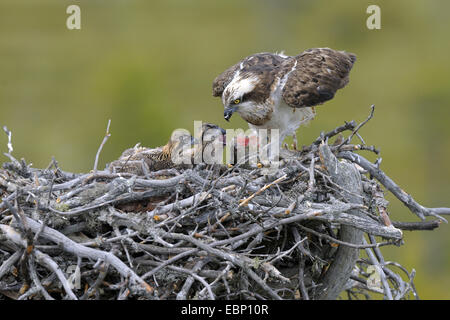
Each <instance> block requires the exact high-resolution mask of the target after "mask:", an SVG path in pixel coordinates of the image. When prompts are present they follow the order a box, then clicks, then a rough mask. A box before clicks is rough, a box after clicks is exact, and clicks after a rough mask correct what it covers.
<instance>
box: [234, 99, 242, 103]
mask: <svg viewBox="0 0 450 320" xmlns="http://www.w3.org/2000/svg"><path fill="white" fill-rule="evenodd" d="M239 102H241V100H240V99H236V100H234V101H233V103H234V104H238V103H239Z"/></svg>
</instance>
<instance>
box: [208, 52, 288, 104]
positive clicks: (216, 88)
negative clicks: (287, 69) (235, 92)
mask: <svg viewBox="0 0 450 320" xmlns="http://www.w3.org/2000/svg"><path fill="white" fill-rule="evenodd" d="M286 59H292V57H287V56H284V55H280V54H275V53H270V52H263V53H256V54H253V55H251V56H248V57H246V58H244V59H242V60H241V61H239V62H238V63H236V64H235V65H233V66H231V67H229V68H228V69H227V70H225V71H224V72H222V73H221V74H219V75H218V76H217V77H216V79H214V82H213V96H214V97H220V96H222V93H223V91H224V90H225V88H226V87H227V85H228V84H229V83H230V82H231V80H233V78H234V75H235V74H236V72H237V71H242V72H246V71H247V70H249V69H252V68H255V67H257V68H267V67H270V68H277V67H278V66H280V65H281V64H282V63H283V62H284V61H285V60H286Z"/></svg>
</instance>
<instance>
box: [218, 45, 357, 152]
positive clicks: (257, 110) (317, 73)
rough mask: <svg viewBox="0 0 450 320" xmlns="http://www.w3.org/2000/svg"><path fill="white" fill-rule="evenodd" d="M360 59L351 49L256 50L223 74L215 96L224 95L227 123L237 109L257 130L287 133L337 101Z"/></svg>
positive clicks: (282, 134) (283, 134)
mask: <svg viewBox="0 0 450 320" xmlns="http://www.w3.org/2000/svg"><path fill="white" fill-rule="evenodd" d="M355 60H356V56H355V55H354V54H352V53H347V52H344V51H336V50H332V49H329V48H316V49H308V50H306V51H304V52H302V53H300V54H299V55H297V56H295V57H291V56H286V55H284V54H274V53H257V54H254V55H251V56H248V57H246V58H244V59H243V60H241V61H240V62H238V63H237V64H235V65H234V66H232V67H230V68H228V69H227V70H225V71H224V72H223V73H221V74H220V75H219V76H218V77H217V78H216V79H215V80H214V82H213V96H216V97H221V98H222V102H223V105H224V107H225V111H224V118H225V119H226V120H227V121H228V120H229V119H230V117H231V115H232V114H233V113H234V112H237V113H239V115H240V116H241V117H242V118H243V119H244V120H245V121H247V122H248V123H249V126H250V128H252V129H279V130H280V131H279V136H280V145H281V143H282V142H283V140H284V138H285V137H286V136H287V135H292V136H293V137H294V139H295V137H296V135H295V131H296V130H297V129H298V127H299V126H300V125H302V124H305V123H307V122H309V121H310V120H312V119H313V118H314V116H315V110H314V108H313V106H316V105H319V104H322V103H324V102H325V101H328V100H330V99H332V98H333V97H334V95H335V93H336V91H337V90H338V89H341V88H343V87H344V86H345V85H346V84H347V83H348V81H349V72H350V70H351V68H352V66H353V63H354V62H355Z"/></svg>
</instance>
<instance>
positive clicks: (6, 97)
mask: <svg viewBox="0 0 450 320" xmlns="http://www.w3.org/2000/svg"><path fill="white" fill-rule="evenodd" d="M71 4H77V5H79V6H80V7H81V19H82V24H81V27H82V28H81V30H68V29H67V28H66V19H67V17H68V15H67V14H66V8H67V6H68V5H71ZM370 4H378V5H379V6H380V7H381V23H382V29H381V30H368V29H367V28H366V19H367V17H368V16H369V15H368V14H367V13H366V8H367V7H368V5H370ZM449 31H450V1H448V0H396V1H390V0H386V1H374V0H373V1H364V0H353V1H342V0H341V1H318V0H298V1H295V0H292V1H288V0H284V1H280V0H278V1H269V0H264V1H263V0H254V1H243V0H227V1H212V0H198V1H195V0H152V1H133V0H127V1H125V0H121V1H118V0H108V1H99V0H84V1H75V0H72V1H69V0H39V1H36V0H29V1H23V0H2V1H1V2H0V124H1V125H6V126H8V128H9V129H10V130H12V132H13V146H14V152H13V154H14V155H15V156H16V157H18V158H20V157H24V158H25V159H26V160H27V161H29V162H32V163H33V165H34V167H44V166H47V165H48V164H49V162H50V160H51V156H55V158H56V159H57V160H58V161H59V163H60V166H61V167H62V168H63V169H64V170H67V171H76V172H86V171H88V170H90V169H92V167H93V163H94V157H95V153H96V151H97V148H98V146H99V144H100V142H101V140H102V138H103V136H104V133H105V129H106V124H107V121H108V119H111V120H112V123H111V133H112V136H111V138H110V140H109V141H108V142H107V144H106V146H105V148H104V149H103V152H102V154H101V159H100V165H101V166H102V167H103V166H104V165H105V164H106V163H107V162H110V161H112V160H113V159H115V158H116V157H117V156H119V155H120V153H121V151H122V150H124V149H125V148H127V147H131V146H133V145H134V144H136V143H137V142H142V144H143V145H145V146H158V145H162V144H164V143H165V142H166V141H167V140H168V137H169V135H170V133H171V132H172V130H173V129H175V128H179V127H182V128H187V129H189V130H190V131H191V132H192V130H193V120H204V121H209V122H213V123H217V124H219V125H221V126H223V127H224V128H230V127H231V128H246V125H245V123H244V122H243V121H242V120H241V119H240V117H233V118H232V121H231V123H227V122H225V120H224V119H223V107H222V105H221V102H220V100H219V99H217V98H213V97H212V95H211V83H212V80H213V79H214V78H215V76H216V75H218V74H219V73H220V72H222V71H223V70H225V68H227V67H229V66H230V65H232V64H234V63H235V62H237V61H238V60H240V59H241V58H242V57H245V56H247V55H249V54H252V53H256V52H261V51H272V52H275V51H281V50H284V51H285V53H286V54H288V55H295V54H298V53H299V52H301V51H303V50H305V49H307V48H312V47H331V48H334V49H340V50H347V51H350V52H354V53H356V54H357V56H358V60H357V62H356V64H355V67H354V68H353V70H352V73H351V77H350V79H351V80H350V84H349V85H348V86H347V87H346V88H345V89H344V90H341V91H340V92H338V94H337V95H336V97H335V99H333V100H332V101H330V102H328V103H326V104H325V105H324V106H321V107H320V108H318V117H317V118H316V120H315V121H313V122H312V123H311V124H310V125H309V126H308V127H306V128H303V129H301V130H300V131H299V139H300V143H301V144H302V143H303V144H309V143H310V142H311V140H312V139H315V138H316V137H317V136H318V135H319V133H320V132H321V131H326V130H330V129H333V128H334V127H336V126H338V125H340V124H342V123H343V122H344V121H345V120H347V121H349V120H352V119H354V120H356V121H362V120H363V119H365V118H366V117H367V115H368V114H369V111H370V108H369V107H370V105H371V104H375V105H376V111H375V117H374V119H373V120H372V121H370V122H369V123H368V124H367V125H366V127H364V128H363V129H362V131H361V134H362V135H363V137H364V138H365V140H366V142H367V143H368V144H374V145H376V146H377V147H378V148H380V149H381V151H382V157H383V162H382V168H383V169H384V170H385V171H386V172H387V173H388V174H389V175H390V176H391V177H393V178H394V180H396V181H397V182H398V183H399V184H400V185H401V186H402V187H403V188H404V189H405V190H406V191H407V192H409V193H411V194H412V195H413V196H414V197H415V199H416V200H417V201H419V202H420V203H422V204H423V205H425V206H429V207H433V206H450V199H449V195H450V182H449V181H450V166H449V162H450V126H449V121H450V57H449V52H450V41H449ZM445 39H447V40H445ZM6 141H7V140H6V135H3V137H1V136H0V150H1V151H2V152H4V151H6ZM2 157H3V156H2ZM371 159H373V157H372V158H371ZM6 160H7V159H6V158H5V157H3V159H2V162H3V161H6ZM389 199H390V200H391V205H390V213H391V217H392V219H393V220H404V221H417V220H418V219H417V218H416V217H415V216H414V215H413V214H411V213H410V212H409V211H408V210H407V209H406V207H404V206H403V205H402V204H401V203H399V201H397V200H396V199H394V198H393V197H392V196H390V197H389ZM405 242H406V244H405V245H403V246H401V247H395V248H383V252H384V254H385V258H386V259H387V260H394V261H398V262H400V263H401V264H403V265H404V266H406V267H407V268H408V270H411V269H412V268H414V269H416V271H417V275H416V280H415V283H416V287H417V289H418V292H419V296H420V298H422V299H449V298H450V289H449V288H450V250H449V245H450V236H449V225H445V224H443V225H442V226H441V227H440V228H439V229H438V230H437V231H433V232H429V231H423V232H413V233H412V232H406V234H405Z"/></svg>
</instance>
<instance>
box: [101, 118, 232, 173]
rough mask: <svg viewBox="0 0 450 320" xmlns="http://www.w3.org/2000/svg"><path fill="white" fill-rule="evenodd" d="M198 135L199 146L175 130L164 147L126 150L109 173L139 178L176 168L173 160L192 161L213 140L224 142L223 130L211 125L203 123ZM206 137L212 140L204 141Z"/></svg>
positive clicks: (187, 136)
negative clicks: (148, 173) (184, 158)
mask: <svg viewBox="0 0 450 320" xmlns="http://www.w3.org/2000/svg"><path fill="white" fill-rule="evenodd" d="M200 134H201V139H202V143H201V144H200V143H199V141H197V140H196V139H194V137H192V136H191V135H190V134H187V133H184V132H178V131H176V130H175V131H174V132H173V133H172V136H171V137H170V139H169V141H168V142H167V144H166V145H164V146H162V147H157V148H145V147H139V146H138V145H137V146H135V147H134V148H129V149H126V150H125V151H124V152H123V153H122V155H121V156H120V157H119V159H117V160H115V161H113V162H112V163H111V164H110V165H109V166H108V168H109V170H110V171H111V172H126V173H131V174H136V175H138V176H141V175H145V174H146V172H152V171H158V170H163V169H170V168H174V167H177V166H178V165H176V164H175V163H174V162H173V159H175V158H178V159H181V158H182V157H187V158H189V159H191V160H192V159H193V157H194V154H195V151H196V150H197V149H199V148H205V147H206V146H207V145H208V144H210V143H212V142H214V141H215V139H217V140H220V141H225V130H224V129H222V128H220V127H219V126H216V125H214V124H211V123H203V125H202V128H201V132H200ZM206 135H208V136H211V137H212V138H209V139H206V137H205V136H206Z"/></svg>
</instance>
